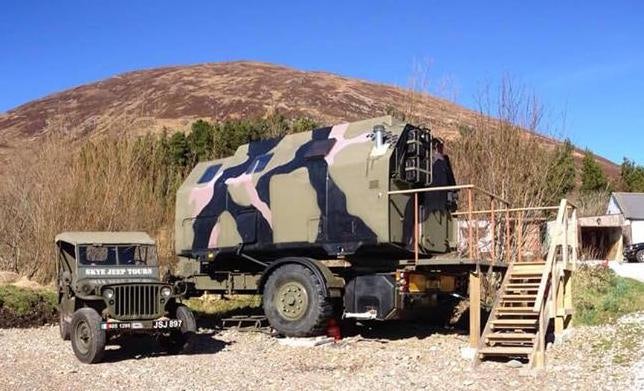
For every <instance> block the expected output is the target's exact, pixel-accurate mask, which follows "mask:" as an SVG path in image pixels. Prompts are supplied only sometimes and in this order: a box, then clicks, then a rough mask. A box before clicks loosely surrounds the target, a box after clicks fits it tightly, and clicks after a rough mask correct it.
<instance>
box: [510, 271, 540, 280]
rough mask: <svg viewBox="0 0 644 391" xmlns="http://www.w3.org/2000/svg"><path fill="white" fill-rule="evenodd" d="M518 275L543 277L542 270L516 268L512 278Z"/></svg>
mask: <svg viewBox="0 0 644 391" xmlns="http://www.w3.org/2000/svg"><path fill="white" fill-rule="evenodd" d="M516 276H535V277H538V278H541V272H540V271H538V270H515V271H514V272H513V273H512V278H515V277H516Z"/></svg>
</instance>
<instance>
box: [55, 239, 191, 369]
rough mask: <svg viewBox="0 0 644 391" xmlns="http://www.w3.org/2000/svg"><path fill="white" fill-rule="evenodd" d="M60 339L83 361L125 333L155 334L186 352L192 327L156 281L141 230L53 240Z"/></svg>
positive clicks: (177, 295) (171, 292)
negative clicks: (54, 245)
mask: <svg viewBox="0 0 644 391" xmlns="http://www.w3.org/2000/svg"><path fill="white" fill-rule="evenodd" d="M55 241H56V250H57V253H58V257H57V262H56V263H57V271H58V273H57V275H58V278H57V285H58V303H59V304H58V309H59V314H60V319H59V328H60V336H61V337H62V338H63V339H64V340H70V339H71V342H72V348H73V350H74V354H76V357H77V358H78V359H79V360H80V361H82V362H84V363H96V362H100V361H101V360H102V358H103V354H104V351H105V344H106V342H107V341H108V340H109V339H111V338H116V337H118V336H120V335H122V334H125V333H148V334H154V335H155V336H156V337H157V339H158V340H159V343H160V344H161V346H162V347H163V348H164V349H166V350H168V351H169V352H172V353H178V352H180V351H185V350H186V349H187V348H188V347H189V346H190V337H191V336H192V335H193V334H194V332H195V329H196V325H195V318H194V315H193V314H192V312H191V311H190V310H189V309H188V308H187V307H186V306H185V305H183V304H181V297H182V295H181V292H177V288H176V287H175V286H173V285H172V284H168V283H164V282H162V281H161V276H160V272H159V266H158V262H157V253H156V247H155V244H154V241H153V240H152V239H151V238H150V236H148V235H147V234H146V233H143V232H65V233H61V234H60V235H58V236H56V239H55Z"/></svg>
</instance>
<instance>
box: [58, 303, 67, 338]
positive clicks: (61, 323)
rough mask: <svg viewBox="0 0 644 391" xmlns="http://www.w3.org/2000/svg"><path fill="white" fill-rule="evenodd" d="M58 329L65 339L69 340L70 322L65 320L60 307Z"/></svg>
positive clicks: (61, 336)
mask: <svg viewBox="0 0 644 391" xmlns="http://www.w3.org/2000/svg"><path fill="white" fill-rule="evenodd" d="M58 331H59V332H60V338H62V339H63V341H69V323H67V322H65V317H64V316H63V312H62V311H61V310H60V309H58Z"/></svg>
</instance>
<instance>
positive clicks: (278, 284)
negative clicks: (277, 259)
mask: <svg viewBox="0 0 644 391" xmlns="http://www.w3.org/2000/svg"><path fill="white" fill-rule="evenodd" d="M262 305H263V307H264V313H265V314H266V317H267V318H268V322H269V323H270V324H271V326H272V327H273V328H274V329H275V330H277V331H278V332H279V333H280V334H283V335H286V336H288V337H308V336H312V335H320V334H322V333H324V331H325V328H326V326H327V322H328V320H329V319H330V318H331V316H332V315H333V306H332V303H331V301H330V300H329V298H327V297H326V296H325V294H324V281H320V279H319V278H318V277H317V276H316V275H315V274H314V273H313V271H311V270H310V269H309V268H307V267H304V266H302V265H298V264H286V265H284V266H280V267H279V268H277V269H276V270H275V271H273V272H272V273H271V274H270V276H269V277H268V280H267V281H266V286H265V287H264V295H263V297H262Z"/></svg>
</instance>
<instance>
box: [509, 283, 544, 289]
mask: <svg viewBox="0 0 644 391" xmlns="http://www.w3.org/2000/svg"><path fill="white" fill-rule="evenodd" d="M507 287H508V288H539V284H538V283H536V282H518V283H510V284H508V285H507Z"/></svg>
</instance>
